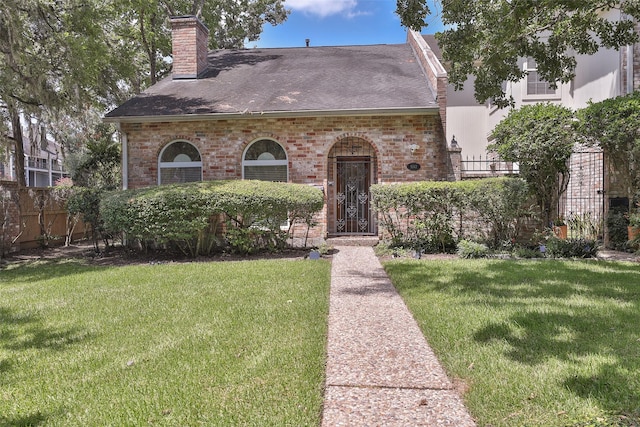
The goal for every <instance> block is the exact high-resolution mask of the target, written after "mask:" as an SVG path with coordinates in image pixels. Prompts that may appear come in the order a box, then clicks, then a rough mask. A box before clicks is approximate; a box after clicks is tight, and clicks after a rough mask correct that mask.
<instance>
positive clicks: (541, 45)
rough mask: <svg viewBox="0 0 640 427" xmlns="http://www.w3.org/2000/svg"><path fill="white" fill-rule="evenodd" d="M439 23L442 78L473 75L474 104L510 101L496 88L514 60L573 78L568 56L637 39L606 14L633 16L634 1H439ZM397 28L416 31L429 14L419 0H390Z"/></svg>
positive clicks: (514, 75) (512, 76) (551, 77)
mask: <svg viewBox="0 0 640 427" xmlns="http://www.w3.org/2000/svg"><path fill="white" fill-rule="evenodd" d="M440 4H441V9H442V10H441V18H442V22H443V23H444V24H445V26H447V29H446V30H445V31H443V32H442V33H439V34H438V35H437V37H438V41H439V43H440V47H441V48H442V55H443V58H444V60H445V61H446V62H447V63H448V65H449V81H450V82H451V83H453V84H454V85H455V86H456V88H458V89H460V88H462V85H463V84H464V82H465V81H466V80H467V79H468V78H469V76H474V77H475V96H476V99H477V100H478V101H479V102H485V101H487V100H491V101H492V102H493V103H494V104H496V105H498V106H502V107H504V106H507V105H510V104H511V103H512V102H513V100H512V99H511V97H508V96H507V95H506V93H505V91H504V90H503V83H504V82H505V81H512V82H516V81H519V80H520V79H522V77H524V74H525V72H524V71H523V70H522V68H521V67H520V66H519V61H520V60H521V59H522V58H527V57H531V58H533V59H534V60H535V61H536V64H537V68H538V72H539V73H540V75H541V77H542V78H543V79H544V80H546V81H548V82H550V83H551V85H555V84H556V82H563V83H566V82H569V81H571V80H572V79H573V77H574V76H575V67H576V60H575V55H576V54H586V55H591V54H594V53H595V52H597V51H598V49H599V48H600V47H606V48H614V49H617V48H620V47H621V46H625V45H629V44H632V43H635V42H636V41H638V34H637V33H636V31H635V30H634V22H633V20H632V19H622V20H618V21H610V20H607V18H606V16H605V13H607V12H610V11H611V10H619V11H620V13H621V14H622V15H623V16H625V15H626V16H628V17H629V18H635V19H639V18H640V1H638V0H620V1H611V0H440ZM397 5H398V8H397V13H398V14H399V15H400V17H401V22H402V24H403V25H404V26H407V27H409V28H412V29H415V30H418V31H419V30H421V29H422V28H423V27H425V26H426V21H425V20H426V17H427V16H428V14H429V13H430V11H429V8H428V7H427V4H426V0H397Z"/></svg>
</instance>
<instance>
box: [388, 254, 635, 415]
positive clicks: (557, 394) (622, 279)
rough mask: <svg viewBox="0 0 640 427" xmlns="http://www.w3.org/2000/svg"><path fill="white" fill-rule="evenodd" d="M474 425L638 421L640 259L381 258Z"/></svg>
mask: <svg viewBox="0 0 640 427" xmlns="http://www.w3.org/2000/svg"><path fill="white" fill-rule="evenodd" d="M385 269H386V270H387V272H388V273H389V276H390V278H391V280H392V281H393V283H394V285H395V286H396V287H397V289H398V290H399V292H400V293H401V295H402V297H403V298H404V300H405V301H406V303H407V305H408V306H409V307H410V309H411V311H412V313H413V315H414V316H415V318H416V319H417V321H418V323H419V324H420V327H421V328H422V330H423V332H424V334H425V336H426V337H427V340H428V341H429V344H430V345H431V346H432V348H433V349H434V351H435V352H436V353H437V355H438V357H439V359H440V361H441V362H442V363H443V365H444V366H445V368H446V370H447V371H448V373H449V375H450V376H451V377H453V378H456V379H460V380H461V381H460V382H459V384H461V386H460V388H461V389H462V390H464V389H465V388H466V393H465V394H464V398H465V402H466V403H467V405H468V408H469V410H470V412H471V413H472V415H473V416H474V417H475V418H476V419H477V420H478V425H479V426H489V425H491V426H494V427H498V426H505V427H507V426H509V427H511V426H567V425H576V426H577V425H579V426H598V427H600V426H613V425H624V426H639V425H640V265H638V264H631V263H614V262H611V263H605V262H595V261H585V262H577V261H542V262H541V261H498V260H448V261H426V262H425V261H413V260H392V261H388V262H385Z"/></svg>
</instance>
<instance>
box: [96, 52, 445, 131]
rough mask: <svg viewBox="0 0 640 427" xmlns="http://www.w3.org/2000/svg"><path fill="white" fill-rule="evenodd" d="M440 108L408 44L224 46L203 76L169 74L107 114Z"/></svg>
mask: <svg viewBox="0 0 640 427" xmlns="http://www.w3.org/2000/svg"><path fill="white" fill-rule="evenodd" d="M414 108H419V109H425V108H426V109H429V108H434V109H435V108H437V104H436V102H435V100H434V96H433V92H432V90H431V88H430V87H429V83H428V81H427V79H426V77H425V75H424V73H423V71H422V69H421V67H420V65H419V63H418V61H417V60H416V58H415V56H414V53H413V51H412V50H411V47H410V46H409V45H408V44H397V45H369V46H338V47H302V48H270V49H250V50H220V51H213V52H210V54H209V68H208V71H207V73H206V74H205V76H203V77H202V78H200V79H197V80H173V79H172V78H171V77H168V78H165V79H164V80H162V81H160V82H159V83H157V84H156V85H154V86H152V87H150V88H149V89H147V90H146V91H144V92H143V93H141V94H140V95H137V96H135V97H133V98H132V99H130V100H129V101H127V102H125V103H124V104H122V105H121V106H119V107H118V108H116V109H115V110H113V111H111V112H109V113H108V114H107V115H106V118H107V119H118V118H126V117H153V116H181V115H215V114H248V113H250V114H265V113H292V114H295V113H302V112H323V111H325V112H331V111H334V112H335V111H346V110H376V109H384V110H390V109H414Z"/></svg>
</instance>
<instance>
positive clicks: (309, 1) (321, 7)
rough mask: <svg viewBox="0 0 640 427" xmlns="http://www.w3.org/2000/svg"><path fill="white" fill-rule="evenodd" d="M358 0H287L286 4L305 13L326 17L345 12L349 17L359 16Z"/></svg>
mask: <svg viewBox="0 0 640 427" xmlns="http://www.w3.org/2000/svg"><path fill="white" fill-rule="evenodd" d="M357 5H358V1H357V0H286V6H287V7H290V8H291V9H293V10H297V11H301V12H304V13H312V14H314V15H319V16H320V17H323V18H324V17H325V16H329V15H336V14H344V15H346V16H349V17H353V16H357V15H358V12H356V11H355V8H356V6H357Z"/></svg>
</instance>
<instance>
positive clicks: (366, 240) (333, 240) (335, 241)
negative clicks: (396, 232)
mask: <svg viewBox="0 0 640 427" xmlns="http://www.w3.org/2000/svg"><path fill="white" fill-rule="evenodd" d="M326 242H327V245H329V246H333V247H335V246H375V245H377V244H378V243H379V242H380V238H379V237H378V236H340V237H329V238H327V239H326Z"/></svg>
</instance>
